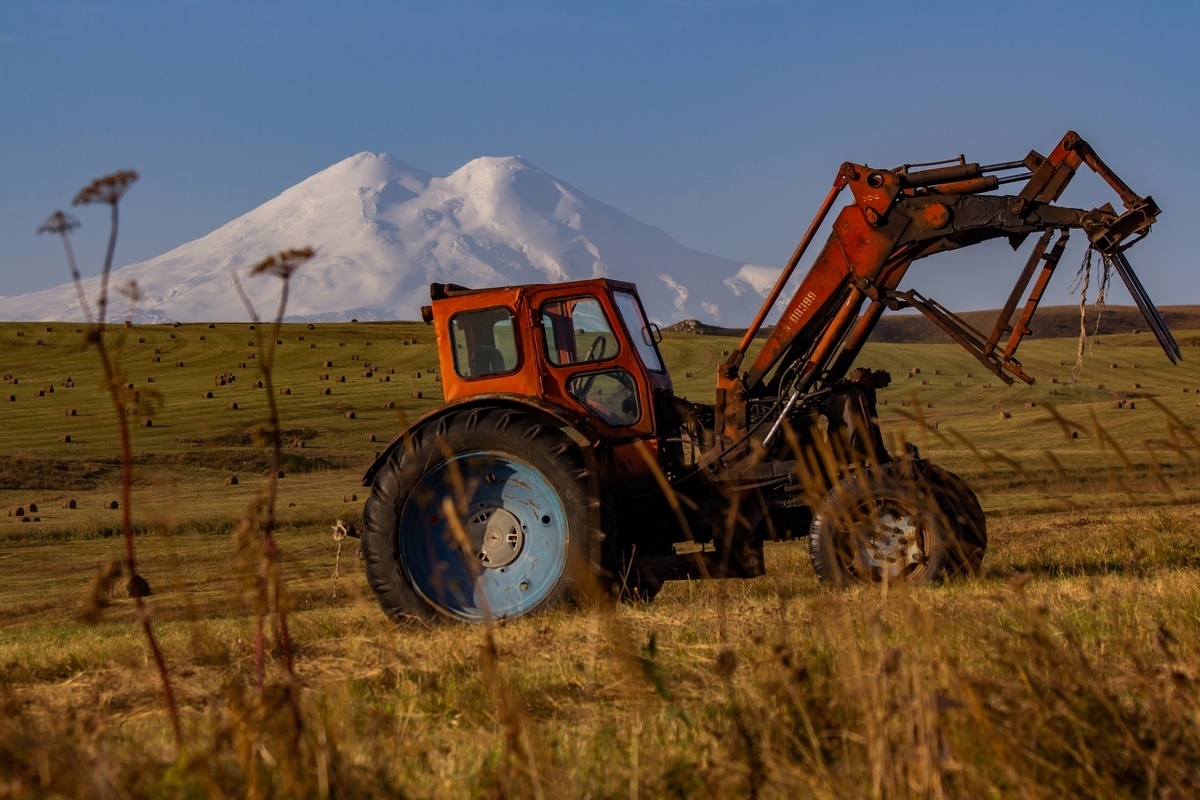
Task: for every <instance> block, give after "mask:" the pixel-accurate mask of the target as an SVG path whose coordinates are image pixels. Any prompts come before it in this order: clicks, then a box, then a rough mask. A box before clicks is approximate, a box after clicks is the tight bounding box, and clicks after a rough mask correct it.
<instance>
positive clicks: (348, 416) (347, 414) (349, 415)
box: [342, 411, 357, 419]
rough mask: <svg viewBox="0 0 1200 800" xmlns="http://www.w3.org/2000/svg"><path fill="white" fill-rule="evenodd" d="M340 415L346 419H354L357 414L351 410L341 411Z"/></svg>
mask: <svg viewBox="0 0 1200 800" xmlns="http://www.w3.org/2000/svg"><path fill="white" fill-rule="evenodd" d="M342 416H343V417H345V418H346V419H355V417H356V416H357V415H356V414H355V413H354V412H353V411H343V412H342Z"/></svg>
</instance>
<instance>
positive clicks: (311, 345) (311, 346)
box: [308, 342, 317, 350]
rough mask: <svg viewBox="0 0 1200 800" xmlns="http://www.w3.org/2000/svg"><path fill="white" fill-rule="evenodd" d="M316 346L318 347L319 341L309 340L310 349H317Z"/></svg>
mask: <svg viewBox="0 0 1200 800" xmlns="http://www.w3.org/2000/svg"><path fill="white" fill-rule="evenodd" d="M316 347H317V343H316V342H309V343H308V349H309V350H315V349H316Z"/></svg>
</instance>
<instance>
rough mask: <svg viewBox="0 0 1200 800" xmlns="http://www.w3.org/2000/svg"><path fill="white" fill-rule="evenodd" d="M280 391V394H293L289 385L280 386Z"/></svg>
mask: <svg viewBox="0 0 1200 800" xmlns="http://www.w3.org/2000/svg"><path fill="white" fill-rule="evenodd" d="M279 393H280V394H291V393H292V390H291V389H289V388H288V387H286V386H284V387H282V388H280V390H279Z"/></svg>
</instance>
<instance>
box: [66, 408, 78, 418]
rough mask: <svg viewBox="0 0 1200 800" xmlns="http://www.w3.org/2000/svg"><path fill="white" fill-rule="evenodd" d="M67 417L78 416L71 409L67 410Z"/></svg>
mask: <svg viewBox="0 0 1200 800" xmlns="http://www.w3.org/2000/svg"><path fill="white" fill-rule="evenodd" d="M67 416H68V417H75V416H78V413H77V412H76V411H75V409H73V408H68V409H67Z"/></svg>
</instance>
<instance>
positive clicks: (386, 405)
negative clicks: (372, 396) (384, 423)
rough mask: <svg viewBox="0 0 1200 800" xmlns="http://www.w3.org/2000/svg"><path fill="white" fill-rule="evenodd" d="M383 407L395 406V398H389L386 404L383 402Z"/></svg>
mask: <svg viewBox="0 0 1200 800" xmlns="http://www.w3.org/2000/svg"><path fill="white" fill-rule="evenodd" d="M383 407H384V408H395V407H396V401H395V400H388V401H387V402H386V403H384V404H383Z"/></svg>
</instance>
